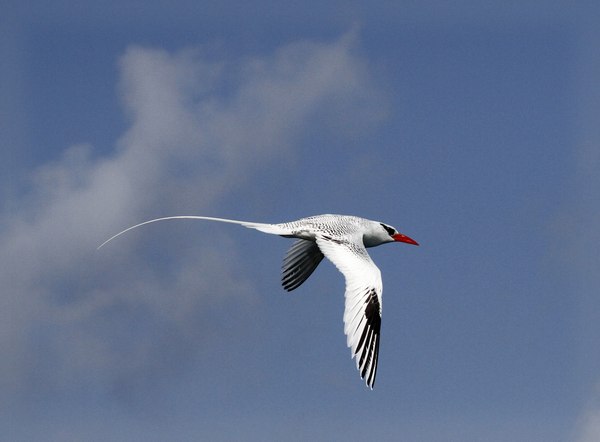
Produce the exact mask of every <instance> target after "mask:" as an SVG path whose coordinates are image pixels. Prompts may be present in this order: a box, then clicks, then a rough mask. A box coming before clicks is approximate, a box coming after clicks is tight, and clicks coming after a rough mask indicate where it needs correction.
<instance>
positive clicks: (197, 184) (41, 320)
mask: <svg viewBox="0 0 600 442" xmlns="http://www.w3.org/2000/svg"><path fill="white" fill-rule="evenodd" d="M352 47H353V38H352V37H350V36H346V37H344V38H342V39H340V40H339V41H337V42H333V43H331V44H318V43H307V42H303V43H297V44H293V45H289V46H286V47H284V48H282V49H280V50H279V51H277V52H276V53H275V54H274V55H272V56H265V57H254V58H250V59H247V60H244V61H241V62H238V63H225V62H219V63H216V62H213V61H207V60H205V59H204V58H203V57H202V54H201V52H200V51H196V50H185V51H181V52H178V53H174V54H173V53H169V52H167V51H164V50H157V49H147V48H142V47H130V48H129V49H128V50H127V51H126V53H125V55H124V56H123V57H122V58H121V60H120V65H119V66H120V75H121V86H120V87H121V88H120V91H121V94H122V96H123V101H124V103H125V106H126V109H127V111H128V115H129V117H130V119H131V121H130V127H129V128H128V130H127V131H126V133H125V134H124V135H123V136H122V137H121V138H120V139H119V140H118V141H117V143H116V149H115V151H114V153H113V154H112V155H111V156H110V157H106V158H104V157H100V158H98V157H96V156H95V155H94V151H93V146H89V145H78V146H72V147H70V148H68V149H66V150H65V152H64V154H63V156H62V157H61V158H60V159H59V160H57V161H56V162H54V163H52V164H47V165H45V166H44V167H42V168H40V169H38V170H36V171H35V172H34V173H33V174H32V177H31V183H32V184H31V191H30V192H29V193H28V194H27V195H25V196H24V197H22V198H21V199H20V200H19V201H18V202H16V203H14V204H12V205H11V207H12V208H13V210H11V212H7V213H3V214H2V215H1V218H0V226H1V230H0V243H2V245H3V246H2V248H0V280H1V281H2V287H3V290H2V293H1V295H0V353H1V354H2V355H3V357H2V358H1V360H0V378H1V385H0V389H2V391H4V392H5V394H6V393H7V392H9V391H13V392H15V391H16V392H21V393H30V392H31V391H34V390H39V389H41V390H42V392H43V390H44V389H48V390H49V391H53V390H56V389H59V388H60V389H65V388H67V387H68V386H72V385H77V384H78V383H86V382H92V383H93V382H101V383H102V382H108V383H111V382H115V381H116V380H117V379H121V380H122V379H127V377H128V376H130V375H132V374H133V373H135V374H136V376H137V377H140V376H142V377H143V376H144V374H146V375H149V376H151V375H152V372H153V371H160V367H161V364H168V365H175V364H173V363H172V362H171V364H169V363H168V362H164V357H160V355H161V354H164V353H165V351H166V350H165V349H167V350H169V351H171V352H173V351H176V350H174V349H180V350H181V351H184V352H185V351H187V350H188V349H191V348H193V347H194V345H195V344H196V343H197V341H198V340H201V339H208V338H206V336H207V335H208V336H210V333H209V328H210V324H211V322H210V321H211V319H210V309H211V308H212V307H210V305H211V303H212V302H214V301H216V300H217V299H219V300H221V301H219V302H228V301H227V300H228V299H232V297H234V298H235V299H236V302H242V303H244V302H246V303H248V302H251V298H252V297H251V296H250V295H251V294H252V287H251V286H250V284H249V283H248V282H245V281H243V280H241V279H240V277H239V276H238V275H235V274H232V273H231V271H230V270H228V269H230V268H231V265H226V264H231V263H235V260H236V256H235V249H234V246H233V244H231V243H227V239H226V238H218V240H219V241H223V242H225V244H227V245H228V247H216V246H207V247H203V248H202V250H193V249H191V248H186V249H185V250H178V251H177V254H175V253H174V252H173V255H172V256H170V258H169V262H168V263H169V265H168V266H164V267H167V268H163V265H164V264H165V263H166V261H165V262H163V261H161V258H160V257H155V256H152V255H150V254H144V252H143V251H142V250H140V248H141V247H143V245H140V244H138V243H137V242H136V241H135V236H134V235H133V236H132V237H131V238H130V239H129V240H128V241H122V242H120V244H119V245H118V247H113V248H111V249H104V250H102V251H101V252H97V251H96V246H97V245H98V244H99V243H100V242H102V240H104V239H105V238H106V237H108V236H110V235H111V234H113V233H114V232H116V231H118V230H120V229H121V228H123V227H124V226H127V225H130V224H132V223H135V222H138V221H140V220H143V219H146V218H148V217H150V216H160V215H165V214H173V213H174V212H175V211H176V212H177V213H180V212H181V211H186V210H189V211H193V212H194V213H198V214H200V213H213V211H212V210H211V208H212V207H214V206H215V204H216V203H217V202H219V201H221V200H223V198H226V197H227V195H228V194H229V193H230V192H232V191H233V190H236V189H239V188H240V187H242V186H244V185H245V184H246V183H248V180H249V179H251V178H252V177H253V176H255V175H256V174H257V173H259V172H260V171H261V170H265V168H267V167H268V166H269V165H270V164H274V162H275V161H277V160H281V159H282V158H285V157H286V156H287V155H288V154H289V153H290V149H291V147H292V146H293V144H294V142H295V139H296V136H297V135H298V133H299V131H301V130H302V128H303V125H305V124H307V122H308V121H309V120H310V118H312V117H314V115H316V114H318V115H322V112H323V109H324V108H325V109H330V110H334V111H335V112H330V113H329V114H328V115H329V118H331V119H332V120H339V119H340V117H339V114H340V112H341V111H342V110H343V113H342V114H343V115H345V117H342V119H343V118H346V119H348V120H349V121H350V120H351V119H352V118H356V119H358V120H362V119H365V118H366V117H367V116H368V112H369V109H372V108H370V107H369V105H370V104H371V101H370V100H371V98H372V92H373V91H372V89H370V87H369V84H368V79H367V76H366V74H365V67H364V65H363V64H362V63H361V61H360V59H359V58H358V57H356V56H355V55H353V53H352ZM90 105H92V104H90ZM365 109H367V110H365ZM336 124H337V123H336ZM190 208H193V209H191V210H190ZM164 247H165V250H167V252H165V253H168V250H169V249H168V245H165V246H164ZM199 269H201V270H199ZM214 287H218V291H217V290H215V289H214ZM166 294H168V295H166ZM203 321H204V324H203ZM207 324H208V325H207ZM4 399H7V397H4ZM3 402H4V400H3Z"/></svg>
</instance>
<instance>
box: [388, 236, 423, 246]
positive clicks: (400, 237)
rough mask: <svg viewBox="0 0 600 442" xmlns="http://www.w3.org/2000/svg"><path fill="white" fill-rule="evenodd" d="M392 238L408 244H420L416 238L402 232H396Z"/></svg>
mask: <svg viewBox="0 0 600 442" xmlns="http://www.w3.org/2000/svg"><path fill="white" fill-rule="evenodd" d="M392 238H394V241H397V242H405V243H407V244H412V245H415V246H418V245H419V243H418V242H416V241H415V240H414V239H412V238H409V237H408V236H406V235H403V234H402V233H396V234H395V235H392Z"/></svg>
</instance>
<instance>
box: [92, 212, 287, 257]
mask: <svg viewBox="0 0 600 442" xmlns="http://www.w3.org/2000/svg"><path fill="white" fill-rule="evenodd" d="M170 219H201V220H206V221H219V222H222V223H230V224H238V225H240V226H244V227H247V228H249V229H256V230H259V231H261V232H264V233H271V234H274V235H281V234H283V233H285V231H283V230H280V228H278V227H277V226H276V225H273V224H264V223H254V222H249V221H237V220H234V219H225V218H214V217H210V216H195V215H180V216H165V217H163V218H156V219H151V220H149V221H144V222H143V223H139V224H136V225H135V226H131V227H128V228H126V229H125V230H123V231H121V232H119V233H117V234H116V235H113V236H111V237H110V238H108V239H107V240H106V241H104V242H103V243H102V244H100V245H99V246H98V249H97V250H100V249H101V248H102V247H103V246H105V245H106V244H108V243H109V242H110V241H112V240H113V239H115V238H117V237H119V236H121V235H122V234H124V233H127V232H129V231H130V230H133V229H136V228H138V227H141V226H144V225H146V224H151V223H156V222H158V221H167V220H170Z"/></svg>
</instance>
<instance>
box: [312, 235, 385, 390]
mask: <svg viewBox="0 0 600 442" xmlns="http://www.w3.org/2000/svg"><path fill="white" fill-rule="evenodd" d="M316 242H317V245H318V246H319V249H321V252H323V254H324V255H325V256H326V257H327V259H329V260H330V261H331V262H333V264H334V265H335V266H336V267H337V268H338V270H339V271H340V272H342V274H343V275H344V277H345V279H346V293H345V298H346V301H345V308H344V333H346V336H347V344H348V347H350V349H351V351H352V357H353V358H355V360H356V367H357V368H358V371H359V372H360V376H361V377H362V378H363V379H364V380H365V382H366V384H367V386H368V387H370V388H373V385H374V384H375V375H376V373H377V360H378V357H379V339H380V333H381V294H382V292H383V284H382V282H381V272H380V271H379V269H378V268H377V266H376V265H375V264H374V263H373V261H372V260H371V257H370V256H369V254H368V253H367V250H366V249H365V247H364V245H363V243H362V238H360V237H358V236H356V237H350V238H348V239H338V238H331V237H329V236H326V235H318V236H317V238H316Z"/></svg>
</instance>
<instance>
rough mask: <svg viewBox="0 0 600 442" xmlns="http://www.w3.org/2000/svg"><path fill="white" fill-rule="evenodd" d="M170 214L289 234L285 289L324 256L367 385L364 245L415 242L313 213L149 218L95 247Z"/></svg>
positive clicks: (370, 334)
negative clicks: (340, 287) (334, 275)
mask: <svg viewBox="0 0 600 442" xmlns="http://www.w3.org/2000/svg"><path fill="white" fill-rule="evenodd" d="M174 219H193V220H207V221H218V222H223V223H231V224H238V225H241V226H243V227H246V228H249V229H255V230H258V231H260V232H263V233H268V234H272V235H279V236H282V237H284V238H293V239H295V241H294V243H293V244H292V246H291V247H290V249H289V250H288V252H287V253H286V255H285V257H284V259H283V264H282V275H281V284H282V286H283V288H284V289H285V290H286V291H292V290H295V289H297V288H298V287H300V286H301V285H302V283H304V281H306V280H307V279H308V277H309V276H310V275H312V273H313V272H314V270H315V269H316V268H317V266H318V265H319V263H320V262H321V261H322V260H323V258H324V257H327V259H328V260H329V261H331V262H332V263H333V264H334V265H335V267H337V269H338V270H339V271H340V272H341V273H342V274H343V276H344V278H345V294H344V297H345V303H344V317H343V320H344V333H345V334H346V343H347V346H348V347H349V348H350V350H351V357H352V358H353V359H354V360H355V362H356V368H357V369H358V371H359V373H360V377H361V378H362V379H363V380H364V381H365V384H366V386H367V387H369V388H370V389H371V390H372V389H373V387H374V385H375V377H376V374H377V364H378V359H379V342H380V337H381V306H382V292H383V283H382V280H381V271H380V270H379V268H378V267H377V266H376V265H375V263H374V262H373V260H372V259H371V257H370V256H369V254H368V252H367V248H370V247H376V246H379V245H381V244H386V243H391V242H401V243H406V244H412V245H415V246H418V245H419V243H417V242H416V241H415V240H414V239H412V238H410V237H408V236H406V235H404V234H402V233H400V232H398V231H397V230H396V229H395V228H394V227H392V226H390V225H388V224H385V223H382V222H379V221H372V220H369V219H365V218H360V217H357V216H350V215H332V214H325V215H316V216H309V217H306V218H301V219H298V220H296V221H290V222H283V223H278V224H267V223H259V222H250V221H238V220H233V219H226V218H215V217H209V216H196V215H178V216H167V217H162V218H155V219H151V220H149V221H144V222H142V223H139V224H136V225H134V226H131V227H128V228H127V229H125V230H123V231H121V232H119V233H117V234H116V235H113V236H112V237H110V238H109V239H107V240H106V241H104V242H103V243H102V244H100V246H99V247H98V249H100V248H101V247H103V246H104V245H106V244H107V243H108V242H110V241H112V240H113V239H115V238H117V237H118V236H120V235H122V234H124V233H126V232H128V231H130V230H132V229H135V228H138V227H141V226H143V225H146V224H150V223H155V222H159V221H166V220H174Z"/></svg>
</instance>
